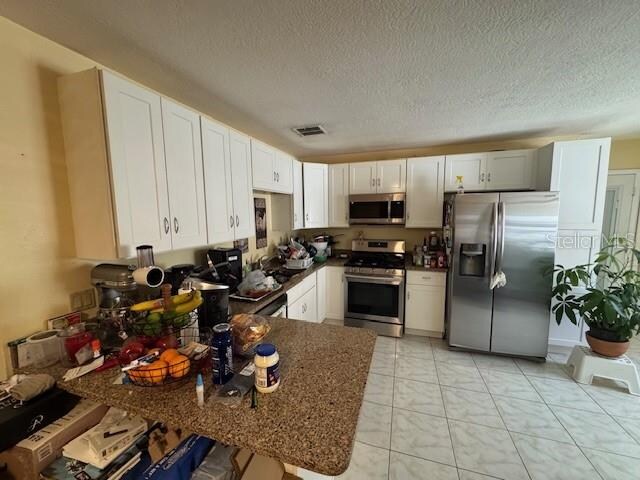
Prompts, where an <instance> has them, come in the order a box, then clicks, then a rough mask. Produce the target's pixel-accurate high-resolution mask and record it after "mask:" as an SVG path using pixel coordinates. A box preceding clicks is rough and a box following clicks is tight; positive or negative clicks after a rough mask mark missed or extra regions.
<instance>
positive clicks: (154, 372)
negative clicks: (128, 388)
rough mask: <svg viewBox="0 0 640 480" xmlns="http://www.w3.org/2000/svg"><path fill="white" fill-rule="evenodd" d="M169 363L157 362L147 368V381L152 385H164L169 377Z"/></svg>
mask: <svg viewBox="0 0 640 480" xmlns="http://www.w3.org/2000/svg"><path fill="white" fill-rule="evenodd" d="M167 367H168V365H167V362H164V361H162V360H156V361H155V362H153V363H152V364H150V365H147V367H146V369H145V370H146V374H147V379H148V380H149V381H151V383H162V382H163V381H164V379H165V378H166V377H167Z"/></svg>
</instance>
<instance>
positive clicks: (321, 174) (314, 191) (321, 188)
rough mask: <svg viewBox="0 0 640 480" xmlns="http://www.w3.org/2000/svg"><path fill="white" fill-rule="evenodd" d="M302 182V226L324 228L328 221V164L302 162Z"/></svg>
mask: <svg viewBox="0 0 640 480" xmlns="http://www.w3.org/2000/svg"><path fill="white" fill-rule="evenodd" d="M302 169H303V183H304V188H303V192H304V226H305V228H325V227H327V225H328V223H329V218H328V212H327V211H328V205H327V204H328V200H329V192H328V190H329V181H328V180H329V179H328V176H329V175H328V170H329V169H328V165H326V164H322V163H303V164H302Z"/></svg>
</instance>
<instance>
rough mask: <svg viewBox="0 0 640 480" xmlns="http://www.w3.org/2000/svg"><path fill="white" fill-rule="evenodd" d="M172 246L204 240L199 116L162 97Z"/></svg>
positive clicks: (205, 242) (204, 217) (193, 243)
mask: <svg viewBox="0 0 640 480" xmlns="http://www.w3.org/2000/svg"><path fill="white" fill-rule="evenodd" d="M162 126H163V130H164V151H165V158H166V164H167V183H168V186H169V208H170V211H171V230H172V233H171V236H172V245H173V248H174V249H175V248H187V247H196V246H200V245H206V244H207V219H206V211H205V197H204V173H203V170H202V138H201V136H200V116H199V115H198V113H196V112H194V111H193V110H189V109H187V108H185V107H183V106H181V105H178V104H177V103H174V102H172V101H170V100H167V99H165V98H163V99H162Z"/></svg>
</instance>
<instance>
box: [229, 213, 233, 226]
mask: <svg viewBox="0 0 640 480" xmlns="http://www.w3.org/2000/svg"><path fill="white" fill-rule="evenodd" d="M229 226H230V227H231V228H233V215H230V216H229Z"/></svg>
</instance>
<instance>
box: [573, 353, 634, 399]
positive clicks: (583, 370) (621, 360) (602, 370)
mask: <svg viewBox="0 0 640 480" xmlns="http://www.w3.org/2000/svg"><path fill="white" fill-rule="evenodd" d="M567 367H573V375H572V376H573V379H574V380H575V381H576V382H578V383H584V384H587V385H590V384H591V382H592V381H593V377H602V378H608V379H611V380H619V381H621V382H624V383H625V384H626V385H627V389H628V390H629V393H631V394H633V395H640V377H638V369H637V368H636V366H635V365H634V364H633V362H632V361H631V360H629V357H627V356H626V355H622V356H621V357H618V358H609V357H603V356H602V355H598V354H597V353H594V352H593V351H591V349H590V348H589V347H583V346H582V345H576V346H575V347H573V350H572V352H571V356H570V357H569V360H567Z"/></svg>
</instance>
